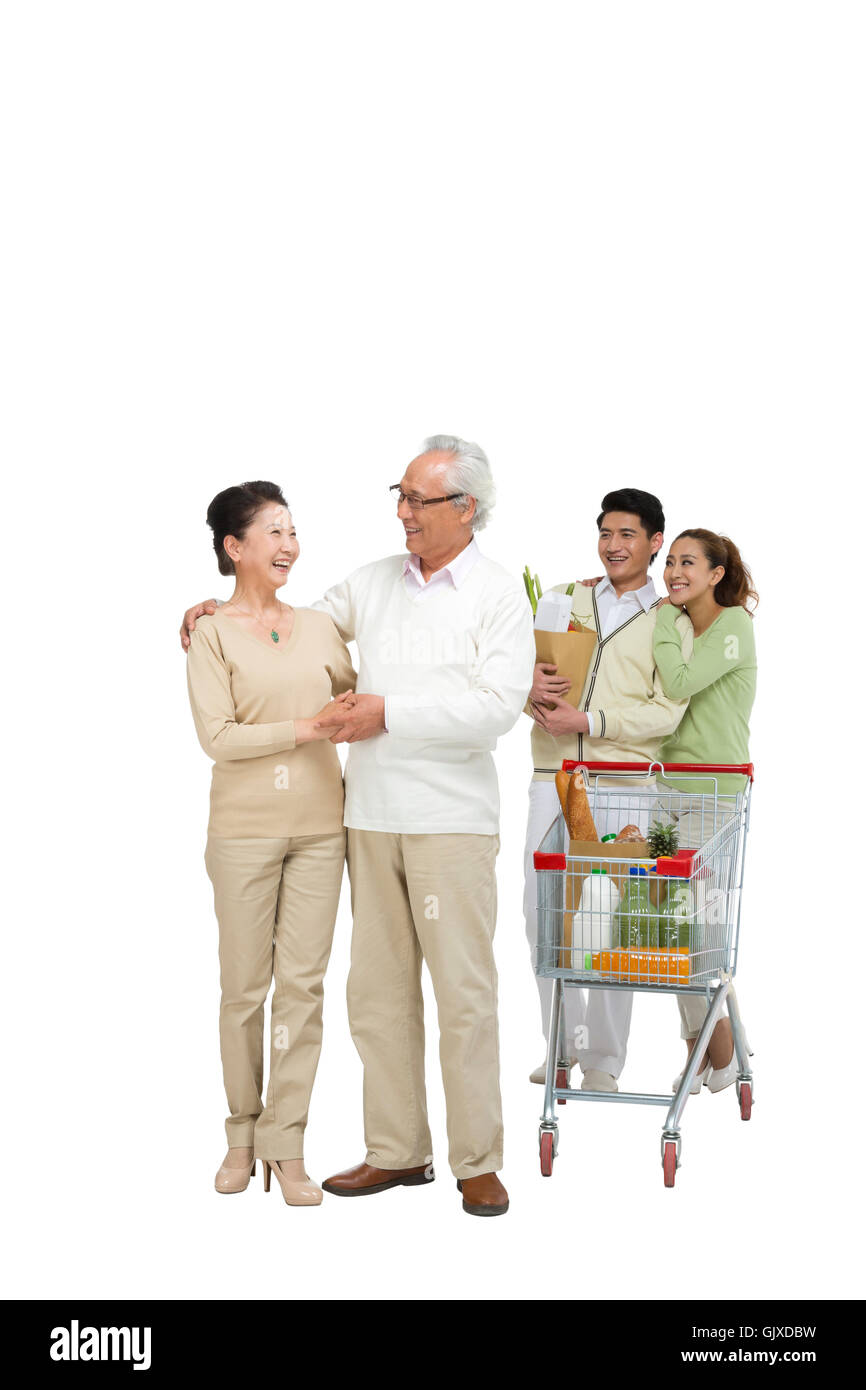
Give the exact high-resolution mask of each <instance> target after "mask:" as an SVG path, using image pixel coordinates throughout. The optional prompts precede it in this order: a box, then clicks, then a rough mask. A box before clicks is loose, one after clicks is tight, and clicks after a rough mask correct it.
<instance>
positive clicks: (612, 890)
mask: <svg viewBox="0 0 866 1390" xmlns="http://www.w3.org/2000/svg"><path fill="white" fill-rule="evenodd" d="M618 907H619V889H618V888H617V886H616V884H615V883H613V882H612V881H611V880H610V878H609V877H608V872H607V869H593V870H592V873H590V874H588V875H587V877H586V878H585V879H584V880H583V884H582V885H581V890H580V906H579V908H578V909H577V912H576V913H575V914H574V945H575V948H576V951H575V955H576V959H575V966H576V967H577V969H580V968H581V966H582V967H583V969H585V970H591V969H592V959H591V958H590V959H589V960H586V959H585V958H584V959H583V960H581V959H580V956H579V955H578V954H577V949H579V950H581V951H582V952H583V953H585V955H588V954H589V953H591V952H593V951H596V952H597V951H609V950H610V949H611V945H612V942H613V916H614V913H615V912H616V910H617V908H618Z"/></svg>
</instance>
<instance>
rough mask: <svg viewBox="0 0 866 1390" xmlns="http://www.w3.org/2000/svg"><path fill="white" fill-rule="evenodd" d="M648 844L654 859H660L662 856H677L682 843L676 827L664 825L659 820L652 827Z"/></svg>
mask: <svg viewBox="0 0 866 1390" xmlns="http://www.w3.org/2000/svg"><path fill="white" fill-rule="evenodd" d="M646 842H647V844H648V845H649V852H650V854H651V855H652V857H653V859H658V858H659V857H660V856H661V855H669V854H676V852H677V849H678V847H679V842H680V841H679V835H678V834H677V828H676V826H675V825H662V823H661V821H658V820H657V821H655V822H654V823H653V825H652V826H651V827H650V830H649V834H648V835H647V837H646Z"/></svg>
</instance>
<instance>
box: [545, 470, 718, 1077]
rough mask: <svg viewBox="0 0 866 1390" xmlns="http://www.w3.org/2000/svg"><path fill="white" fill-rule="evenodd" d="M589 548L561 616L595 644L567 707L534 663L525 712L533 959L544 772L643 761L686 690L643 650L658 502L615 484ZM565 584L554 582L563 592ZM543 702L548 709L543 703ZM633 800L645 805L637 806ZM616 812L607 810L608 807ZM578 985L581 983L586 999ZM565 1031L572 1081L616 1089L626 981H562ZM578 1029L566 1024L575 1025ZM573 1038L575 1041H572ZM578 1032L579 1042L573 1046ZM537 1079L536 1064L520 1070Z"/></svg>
mask: <svg viewBox="0 0 866 1390" xmlns="http://www.w3.org/2000/svg"><path fill="white" fill-rule="evenodd" d="M597 524H598V554H599V558H600V559H601V562H602V564H603V566H604V569H605V578H604V579H602V580H601V581H600V582H599V583H598V584H597V585H596V587H595V588H592V587H589V586H586V585H582V584H575V587H574V593H573V596H572V607H571V612H572V618H573V620H574V621H575V622H579V623H581V624H582V625H583V626H584V627H589V628H594V629H595V631H596V632H597V633H598V643H597V646H596V649H595V653H594V655H593V659H592V662H591V663H590V669H589V672H588V673H587V677H586V681H585V683H584V688H583V690H582V692H581V696H580V702H579V706H578V707H577V708H574V707H573V706H572V705H570V704H567V703H566V701H565V699H564V698H563V696H564V695H565V694H566V692H567V691H568V690H569V688H570V686H569V682H568V681H567V680H564V679H562V678H561V677H559V676H558V675H557V671H556V667H555V666H549V665H536V667H535V675H534V679H533V685H532V691H531V692H530V697H529V704H528V706H527V712H528V713H530V714H531V715H532V718H533V719H534V721H535V727H534V728H533V730H532V761H533V777H532V783H531V784H530V788H529V822H528V825H527V830H526V849H525V861H524V862H525V870H526V877H525V893H524V914H525V917H526V935H527V938H528V940H529V945H530V948H531V950H532V954H533V962H534V959H535V949H536V944H537V939H538V916H537V910H536V879H535V869H534V867H533V858H532V856H533V854H534V852H535V850H537V849H538V846H539V844H540V842H541V840H542V838H543V836H544V833H545V831H546V830H547V829H548V827H549V826H550V824H551V823H552V821H553V820H554V819H555V818H556V816H557V815H558V813H559V809H560V806H559V798H558V796H557V792H556V786H555V784H554V776H555V774H556V772H557V770H558V769H559V768H561V766H562V762H563V759H565V758H573V759H576V760H577V761H578V762H652V761H653V760H654V759H655V758H657V757H658V752H659V749H660V748H661V745H662V742H663V741H664V739H665V738H667V736H668V735H669V734H671V733H673V731H674V729H675V728H676V727H677V725H678V724H679V722H680V720H681V719H682V717H683V714H684V712H685V709H686V705H687V704H688V701H687V700H670V699H668V697H667V696H666V695H665V693H664V690H663V689H662V684H661V681H660V679H659V676H658V673H657V672H656V669H655V662H654V660H653V629H654V628H655V619H656V609H657V608H658V607H659V605H660V604H661V603H662V602H663V601H664V599H663V597H662V596H661V595H659V594H658V593H657V592H656V590H655V587H654V585H653V582H652V580H651V579H650V577H649V567H650V565H651V564H652V562H653V560H654V559H655V557H656V555H657V554H658V551H659V550H660V549H661V546H662V544H663V543H664V534H663V533H664V526H665V518H664V512H663V511H662V505H661V502H660V501H659V500H658V498H657V497H654V496H653V495H652V493H649V492H642V491H641V490H640V489H639V488H619V489H618V490H617V491H615V492H609V493H608V494H607V496H606V497H605V498H604V500H603V502H602V504H601V513H600V514H599V517H598V523H597ZM567 589H568V585H567V584H558V585H556V592H557V593H565V592H566V591H567ZM676 621H677V626H678V627H679V629H680V631H681V633H682V636H683V642H684V650H685V646H686V644H688V646H689V649H690V645H691V636H690V634H689V632H688V629H689V627H690V624H689V621H688V619H687V618H685V617H683V616H682V615H680V617H679V618H677V620H676ZM551 704H552V705H553V708H552V709H550V708H548V706H549V705H551ZM600 785H603V786H607V787H613V786H615V789H616V793H617V795H616V796H615V797H614V796H612V797H611V798H610V799H611V800H612V801H613V800H615V801H616V803H617V807H618V808H619V807H621V805H622V793H623V789H625V788H627V787H632V786H640V787H641V788H643V789H646V788H647V785H648V783H647V780H646V778H643V779H642V780H640V781H635V782H632V781H630V780H629V781H628V782H623V781H617V782H616V783H615V784H613V783H611V782H604V783H602V784H600ZM605 800H606V798H605V797H603V796H602V797H600V798H598V800H597V807H596V817H595V819H596V829H597V830H598V833H599V835H600V836H601V835H606V834H608V833H610V832H611V831H613V832H616V833H618V832H619V831H620V830H621V829H622V828H623V826H622V825H620V824H616V825H614V824H607V823H606V820H607V818H608V817H607V816H606V815H605ZM648 802H649V798H648V797H647V798H641V799H640V800H638V798H637V797H635V798H634V807H635V809H634V811H633V812H632V813H631V814H630V815H629V817H628V819H629V820H631V821H633V822H634V823H636V824H638V825H639V826H640V828H641V829H642V830H646V829H648V825H647V824H645V823H644V824H642V823H641V819H640V818H641V816H643V820H644V822H645V821H646V820H647V811H648ZM644 806H646V807H647V810H642V809H641V808H643V807H644ZM615 818H616V819H617V820H619V819H621V816H620V813H619V809H617V811H616V813H615ZM536 978H537V982H538V992H539V995H540V998H541V1017H542V1027H543V1028H544V1033H545V1037H547V1034H548V1029H549V1026H550V1023H549V1020H550V1002H551V995H552V991H553V981H552V980H551V979H543V978H539V977H536ZM585 993H588V994H589V1001H588V1003H587V1000H586V997H585ZM564 1001H565V1002H564V1008H565V1036H566V1047H567V1048H568V1049H569V1055H568V1060H569V1064H570V1066H573V1065H574V1063H575V1062H580V1066H581V1070H582V1071H583V1074H584V1075H583V1081H582V1083H581V1089H582V1090H585V1091H616V1090H617V1084H616V1078H617V1077H618V1076H619V1074H620V1072H621V1071H622V1068H623V1064H624V1062H625V1052H626V1043H627V1041H628V1030H629V1024H630V1022H631V1009H632V994H631V991H629V990H597V989H592V990H589V991H586V992H585V991H583V990H580V989H575V988H573V987H572V988H569V989H567V990H565V991H564ZM576 1029H579V1032H578V1033H577V1035H576V1033H575V1030H576ZM576 1038H577V1041H576ZM578 1043H579V1044H580V1045H578ZM530 1079H531V1080H532V1081H537V1082H540V1083H542V1084H543V1082H544V1067H543V1066H542V1067H539V1068H537V1069H536V1071H534V1072H533V1073H532V1075H531V1078H530Z"/></svg>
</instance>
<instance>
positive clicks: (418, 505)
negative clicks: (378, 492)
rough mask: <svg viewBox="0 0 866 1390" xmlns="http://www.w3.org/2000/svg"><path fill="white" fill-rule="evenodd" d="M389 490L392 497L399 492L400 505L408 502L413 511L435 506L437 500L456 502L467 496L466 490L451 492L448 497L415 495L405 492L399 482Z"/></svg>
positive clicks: (398, 502)
mask: <svg viewBox="0 0 866 1390" xmlns="http://www.w3.org/2000/svg"><path fill="white" fill-rule="evenodd" d="M388 491H389V492H390V494H391V496H392V497H393V496H394V494H395V493H396V494H397V506H398V507H399V505H400V503H401V502H408V503H409V506H410V508H411V510H412V511H413V512H420V511H423V510H424V508H425V507H435V506H436V504H437V502H454V501H456V499H457V498H458V497H465V496H466V493H465V492H449V494H448V496H447V497H415V496H414V495H413V494H411V493H406V492H404V491H403V489H402V488H401V486H400V484H399V483H394V484H393V486H392V487H390V488H389V489H388Z"/></svg>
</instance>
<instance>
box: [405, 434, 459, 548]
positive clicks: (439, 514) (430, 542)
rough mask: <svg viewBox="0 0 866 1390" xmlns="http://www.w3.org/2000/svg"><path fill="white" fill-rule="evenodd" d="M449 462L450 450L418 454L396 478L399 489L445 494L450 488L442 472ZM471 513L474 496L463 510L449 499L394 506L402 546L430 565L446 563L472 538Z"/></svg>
mask: <svg viewBox="0 0 866 1390" xmlns="http://www.w3.org/2000/svg"><path fill="white" fill-rule="evenodd" d="M450 462H451V456H450V454H445V453H441V452H440V451H438V450H436V451H433V452H431V453H429V454H419V455H418V457H417V458H415V459H413V460H412V462H411V463H410V464H409V467H408V468H407V469H406V472H405V473H404V474H403V477H402V478H401V479H400V487H401V489H402V491H403V492H405V493H406V494H407V496H413V497H446V496H448V494H449V492H450V491H452V489H450V488H449V487H448V486H447V483H446V482H445V479H444V477H443V474H444V473H445V471H446V469H447V467H448V464H449V463H450ZM474 514H475V501H474V499H473V500H472V502H471V503H470V505H469V507H468V508H467V510H466V511H458V510H457V508H456V507H455V506H454V505H453V504H452V503H451V502H437V503H436V505H435V506H433V507H419V508H418V509H417V510H416V511H413V510H412V508H411V507H410V505H409V503H408V501H405V502H401V503H400V504H399V505H398V507H397V516H398V517H399V518H400V521H401V522H402V524H403V530H404V532H405V536H406V549H407V550H410V551H411V552H412V554H413V555H420V556H422V557H423V559H424V562H425V564H427V565H428V566H429V567H430V568H431V569H436V568H437V567H441V566H442V565H447V564H448V562H449V560H453V558H454V556H455V555H457V554H459V553H460V551H461V550H462V549H463V547H464V546H465V545H467V544H468V542H469V541H470V540H471V538H472V517H473V516H474Z"/></svg>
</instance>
